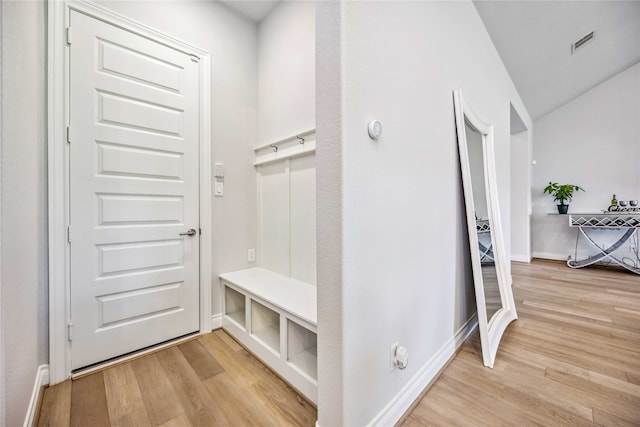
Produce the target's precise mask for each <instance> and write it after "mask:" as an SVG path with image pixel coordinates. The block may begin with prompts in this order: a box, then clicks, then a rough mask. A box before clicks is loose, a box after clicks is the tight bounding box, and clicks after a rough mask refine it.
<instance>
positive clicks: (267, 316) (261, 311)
mask: <svg viewBox="0 0 640 427" xmlns="http://www.w3.org/2000/svg"><path fill="white" fill-rule="evenodd" d="M251 335H252V336H254V337H256V338H257V339H259V340H260V341H261V342H262V343H263V344H264V345H266V346H267V347H269V348H270V349H271V350H273V351H274V352H275V353H280V315H279V314H278V313H276V312H275V311H273V310H271V309H269V308H267V307H265V306H264V305H262V304H260V303H259V302H258V301H254V300H252V301H251Z"/></svg>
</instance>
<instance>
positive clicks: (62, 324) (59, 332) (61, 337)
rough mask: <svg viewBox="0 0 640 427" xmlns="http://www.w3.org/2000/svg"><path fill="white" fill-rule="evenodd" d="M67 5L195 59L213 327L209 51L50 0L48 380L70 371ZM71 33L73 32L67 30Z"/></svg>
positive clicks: (88, 6)
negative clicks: (68, 332)
mask: <svg viewBox="0 0 640 427" xmlns="http://www.w3.org/2000/svg"><path fill="white" fill-rule="evenodd" d="M71 10H75V11H78V12H80V13H83V14H85V15H88V16H91V17H93V18H96V19H99V20H101V21H104V22H107V23H109V24H111V25H114V26H116V27H118V28H122V29H124V30H127V31H129V32H132V33H134V34H137V35H140V36H142V37H145V38H147V39H150V40H153V41H156V42H158V43H161V44H163V45H166V46H169V47H171V48H173V49H176V50H179V51H181V52H184V53H186V54H188V55H192V56H194V57H195V58H197V60H198V64H199V66H200V67H199V68H200V70H199V71H200V73H199V74H200V82H199V94H200V100H199V107H200V108H199V110H200V112H199V124H200V129H199V140H200V144H199V145H200V148H199V155H200V208H199V214H200V228H201V230H202V235H201V236H200V263H199V264H200V333H201V334H204V333H208V332H211V325H212V321H211V320H212V319H211V256H212V232H211V231H212V230H211V226H212V220H211V144H210V143H209V142H210V141H211V71H210V70H211V55H210V53H209V52H207V51H205V50H203V49H200V48H198V47H195V46H192V45H190V44H188V43H185V42H183V41H180V40H178V39H175V38H173V37H171V36H168V35H166V34H163V33H161V32H159V31H157V30H154V29H153V28H150V27H148V26H146V25H144V24H142V23H139V22H137V21H134V20H131V19H129V18H126V17H124V16H121V15H118V14H116V13H114V12H112V11H110V10H108V9H105V8H103V7H101V6H98V5H96V4H93V3H91V2H89V1H84V0H79V1H60V0H48V46H47V48H48V70H47V73H48V80H47V81H48V89H47V90H48V106H47V107H48V116H47V118H48V168H49V169H48V186H49V190H48V191H49V193H48V196H49V202H48V204H49V207H48V208H49V211H48V223H49V372H50V374H49V375H50V376H49V378H50V384H56V383H59V382H62V381H64V380H65V379H67V378H69V376H70V375H71V345H70V342H69V341H68V336H67V327H68V326H67V325H68V324H69V322H70V319H71V316H70V308H71V305H70V289H71V282H70V276H69V271H70V256H69V254H70V248H69V243H68V241H67V236H66V234H67V227H68V225H69V147H68V143H67V126H68V123H69V98H68V95H69V49H68V45H67V36H68V34H67V27H68V26H69V16H70V13H71ZM71 37H73V35H71Z"/></svg>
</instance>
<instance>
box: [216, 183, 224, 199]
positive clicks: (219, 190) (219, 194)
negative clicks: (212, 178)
mask: <svg viewBox="0 0 640 427" xmlns="http://www.w3.org/2000/svg"><path fill="white" fill-rule="evenodd" d="M213 195H214V196H216V197H222V196H224V183H222V182H216V183H215V188H214V190H213Z"/></svg>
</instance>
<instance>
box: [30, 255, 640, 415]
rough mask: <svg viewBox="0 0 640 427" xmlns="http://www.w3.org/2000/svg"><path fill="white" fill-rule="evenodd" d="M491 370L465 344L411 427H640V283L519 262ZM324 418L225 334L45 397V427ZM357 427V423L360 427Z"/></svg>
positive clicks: (605, 271) (608, 273)
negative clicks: (513, 314) (511, 307)
mask: <svg viewBox="0 0 640 427" xmlns="http://www.w3.org/2000/svg"><path fill="white" fill-rule="evenodd" d="M513 281H514V286H513V288H514V295H515V298H516V304H517V308H518V315H519V319H518V320H517V321H516V322H514V323H512V324H511V325H510V326H509V328H508V329H507V331H506V333H505V336H504V337H503V339H502V342H501V344H500V349H499V351H498V356H497V359H496V363H495V367H494V369H488V368H485V367H484V366H482V357H481V355H480V346H479V341H478V336H477V335H476V336H474V337H472V338H471V339H470V340H469V341H468V342H467V343H465V344H464V345H463V347H462V349H461V351H460V352H459V353H458V355H457V356H456V357H455V358H454V360H453V361H452V362H451V363H450V364H449V365H448V366H447V367H446V368H445V370H444V371H443V372H442V374H441V376H440V377H439V379H438V380H437V381H436V382H435V384H434V385H433V386H432V388H431V389H430V390H429V391H428V392H427V394H426V395H425V397H424V398H423V399H422V401H420V402H419V403H418V404H417V406H416V408H415V409H414V410H413V412H411V414H410V415H409V416H408V417H407V418H406V420H405V423H404V426H405V427H422V426H451V425H464V426H500V425H508V426H514V425H517V426H523V425H543V426H559V425H572V426H574V425H575V426H580V425H594V424H600V425H609V426H640V276H636V275H633V274H630V273H628V272H624V271H621V270H617V269H615V268H614V269H612V268H586V269H580V270H573V269H569V268H568V267H567V266H566V264H564V263H560V262H552V261H539V260H536V261H534V262H533V263H532V264H531V265H527V264H520V263H515V264H514V265H513ZM316 418H317V415H316V411H315V409H314V408H313V407H312V406H311V405H309V404H308V403H306V402H305V401H304V400H302V399H300V398H299V397H297V395H296V393H295V392H294V391H293V390H291V389H290V388H289V387H287V386H286V385H285V384H284V383H283V382H282V381H281V380H280V379H279V378H277V377H276V376H275V375H273V374H272V373H271V372H270V371H268V370H267V369H266V368H265V367H264V366H263V365H262V364H260V363H259V362H258V361H257V360H256V359H254V358H253V357H252V356H251V355H250V354H248V353H247V352H246V350H244V349H242V348H241V347H240V346H239V345H238V344H237V343H235V341H233V340H232V339H231V338H230V337H229V336H228V335H226V334H225V333H224V332H222V331H216V332H214V333H213V334H209V335H206V336H204V337H201V338H198V339H197V340H194V341H190V342H188V343H185V344H182V345H180V346H177V347H173V348H170V349H167V350H163V351H161V352H158V353H155V354H152V355H149V356H145V357H143V358H140V359H137V360H135V361H132V362H129V363H126V364H123V365H119V366H117V367H114V368H110V369H107V370H105V371H103V372H101V373H97V374H93V375H91V376H88V377H85V378H82V379H80V380H76V381H73V382H65V383H62V384H59V385H56V386H53V387H51V388H48V389H47V390H46V392H45V396H44V401H43V404H42V410H41V413H40V419H39V425H55V426H68V425H73V426H102V425H110V424H111V425H114V426H120V425H123V426H125V425H128V426H148V425H164V426H189V425H194V426H196V425H202V426H213V425H216V426H217V425H222V426H224V425H232V426H271V425H282V426H286V425H296V426H313V425H314V423H315V420H316ZM355 427H357V426H355Z"/></svg>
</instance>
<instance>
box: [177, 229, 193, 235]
mask: <svg viewBox="0 0 640 427" xmlns="http://www.w3.org/2000/svg"><path fill="white" fill-rule="evenodd" d="M180 235H181V236H195V235H196V229H195V228H190V229H189V230H187V231H185V232H184V233H180Z"/></svg>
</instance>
